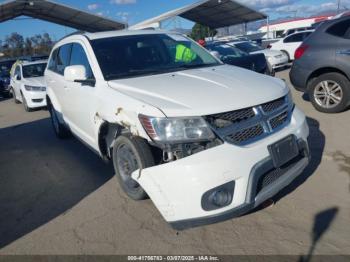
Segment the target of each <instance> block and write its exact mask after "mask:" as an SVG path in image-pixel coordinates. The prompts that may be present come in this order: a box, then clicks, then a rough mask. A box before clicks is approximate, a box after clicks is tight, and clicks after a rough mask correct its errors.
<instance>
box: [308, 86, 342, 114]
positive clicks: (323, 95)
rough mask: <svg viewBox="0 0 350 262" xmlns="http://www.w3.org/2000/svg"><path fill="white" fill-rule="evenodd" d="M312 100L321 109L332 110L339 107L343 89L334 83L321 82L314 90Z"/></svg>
mask: <svg viewBox="0 0 350 262" xmlns="http://www.w3.org/2000/svg"><path fill="white" fill-rule="evenodd" d="M314 99H315V101H316V103H317V104H318V105H319V106H321V107H323V108H328V109H329V108H334V107H336V106H337V105H339V104H340V102H341V101H342V99H343V89H342V88H341V86H340V85H339V84H338V83H337V82H335V81H332V80H325V81H322V82H320V83H319V84H318V85H317V86H316V88H315V90H314Z"/></svg>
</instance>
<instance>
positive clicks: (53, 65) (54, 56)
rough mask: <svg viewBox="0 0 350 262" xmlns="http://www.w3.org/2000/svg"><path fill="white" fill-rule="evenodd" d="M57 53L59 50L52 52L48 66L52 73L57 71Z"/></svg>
mask: <svg viewBox="0 0 350 262" xmlns="http://www.w3.org/2000/svg"><path fill="white" fill-rule="evenodd" d="M57 53H58V49H55V50H54V51H53V52H52V55H51V58H50V61H49V64H48V66H47V69H49V70H51V71H56V62H57Z"/></svg>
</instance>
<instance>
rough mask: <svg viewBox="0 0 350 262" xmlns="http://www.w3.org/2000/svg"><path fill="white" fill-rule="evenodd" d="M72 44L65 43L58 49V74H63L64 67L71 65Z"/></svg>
mask: <svg viewBox="0 0 350 262" xmlns="http://www.w3.org/2000/svg"><path fill="white" fill-rule="evenodd" d="M71 46H72V45H71V44H67V45H63V46H61V47H60V50H59V51H58V55H57V62H56V70H55V71H56V72H57V73H58V74H61V75H63V73H64V69H65V68H66V67H67V66H68V65H69V58H70V51H71Z"/></svg>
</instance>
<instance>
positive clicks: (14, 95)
mask: <svg viewBox="0 0 350 262" xmlns="http://www.w3.org/2000/svg"><path fill="white" fill-rule="evenodd" d="M11 93H12V98H13V102H15V104H19V103H20V102H19V101H18V100H17V98H16V93H15V90H14V89H13V88H11Z"/></svg>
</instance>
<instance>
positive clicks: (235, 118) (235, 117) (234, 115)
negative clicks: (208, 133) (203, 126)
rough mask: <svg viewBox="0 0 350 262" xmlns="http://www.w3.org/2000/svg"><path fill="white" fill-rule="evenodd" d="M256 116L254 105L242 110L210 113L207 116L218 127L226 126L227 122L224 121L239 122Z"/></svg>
mask: <svg viewBox="0 0 350 262" xmlns="http://www.w3.org/2000/svg"><path fill="white" fill-rule="evenodd" d="M254 116H255V113H254V110H253V108H252V107H250V108H245V109H241V110H236V111H230V112H225V113H220V114H215V115H210V116H208V117H207V119H208V121H209V122H210V124H211V125H213V126H215V127H216V128H222V127H224V126H225V124H223V122H224V121H226V122H227V121H229V124H233V123H239V122H241V121H244V120H248V119H249V118H252V117H254ZM222 120H224V121H222Z"/></svg>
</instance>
